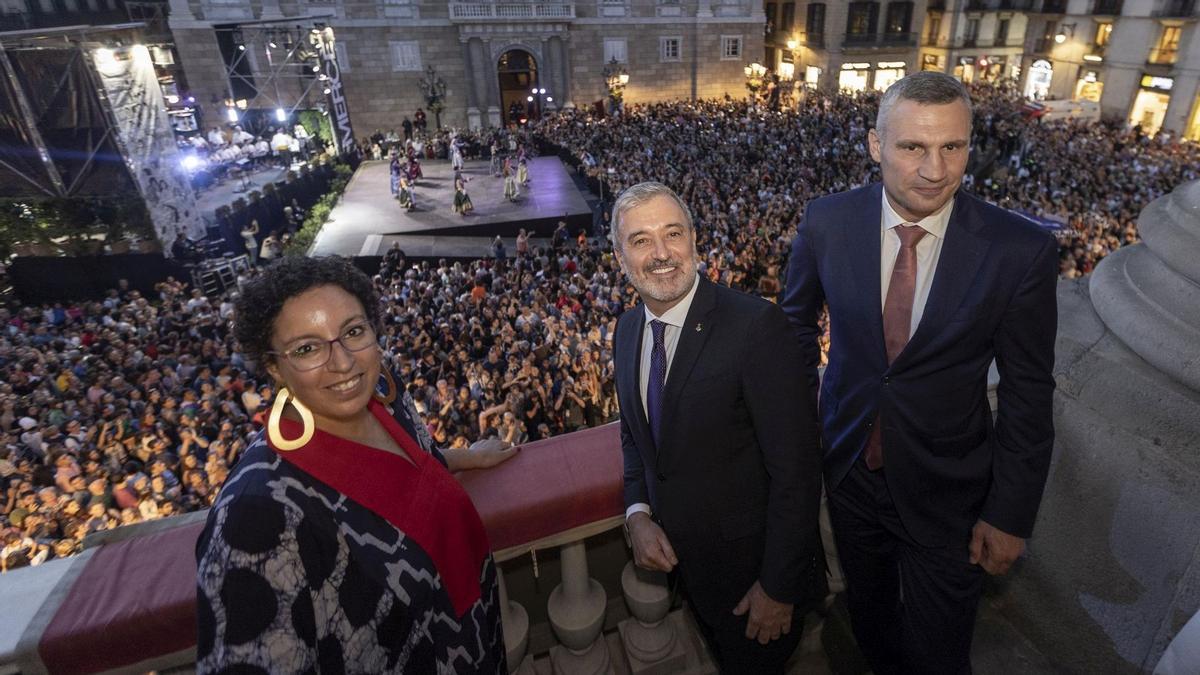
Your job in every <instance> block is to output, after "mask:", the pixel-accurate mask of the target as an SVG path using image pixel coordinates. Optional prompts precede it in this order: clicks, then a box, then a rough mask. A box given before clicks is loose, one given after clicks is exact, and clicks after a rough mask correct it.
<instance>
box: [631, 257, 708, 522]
mask: <svg viewBox="0 0 1200 675" xmlns="http://www.w3.org/2000/svg"><path fill="white" fill-rule="evenodd" d="M699 287H700V275H699V274H697V275H696V279H695V281H693V282H692V290H690V291H688V292H687V295H685V296H683V299H682V300H680V301H679V302H678V303H677V304H676V305H675V306H674V307H672V308H671V309H668V310H667V311H665V312H663V314H662V316H655V315H654V312H651V311H650V307H649V306H647V307H646V316H645V319H644V321H645V323H644V324H643V326H642V354H641V366H640V367H639V368H638V391H639V392H641V395H642V412H644V413H646V418H647V419H649V417H650V412H649V410H648V409H647V408H646V390H647V389H648V388H649V386H650V356H651V354H652V353H653V352H654V329H653V328H651V327H650V322H651V321H654V320H655V319H657V320H659V321H661V322H663V323H665V324H666V327H665V328H663V348H664V350H665V351H666V356H667V364H666V366H667V375H668V376H670V373H671V363H672V362H673V361H674V360H675V347H677V346H678V345H679V335H680V333H682V332H683V324H684V322H685V321H687V315H688V310H690V309H691V308H692V299H693V298H695V297H696V289H697V288H699ZM666 384H667V381H666V380H665V379H664V380H663V385H664V386H666ZM638 511H642V512H644V513H650V505H649V504H645V503H641V502H639V503H637V504H631V505H630V506H629V508H627V509H625V517H626V518H629V517H630V516H632V515H633V514H635V513H637V512H638Z"/></svg>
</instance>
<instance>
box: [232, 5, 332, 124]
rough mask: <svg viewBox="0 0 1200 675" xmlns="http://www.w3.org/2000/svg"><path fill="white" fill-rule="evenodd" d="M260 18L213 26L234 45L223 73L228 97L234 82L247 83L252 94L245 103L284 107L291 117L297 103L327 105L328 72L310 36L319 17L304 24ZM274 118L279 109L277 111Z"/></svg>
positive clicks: (317, 27)
mask: <svg viewBox="0 0 1200 675" xmlns="http://www.w3.org/2000/svg"><path fill="white" fill-rule="evenodd" d="M295 21H296V19H295V18H292V19H288V20H287V22H288V24H289V25H279V22H271V21H258V22H247V23H241V24H233V25H227V26H219V27H216V28H215V30H216V31H217V32H218V33H219V32H222V31H228V32H229V39H230V42H231V43H232V45H233V50H232V53H231V55H229V56H228V57H227V58H226V59H225V62H226V65H225V79H226V82H227V83H228V85H229V97H230V98H231V99H233V98H238V97H237V96H235V95H234V86H235V83H240V84H241V85H244V86H245V87H247V88H248V89H249V90H250V91H252V92H254V95H253V96H251V97H249V102H248V107H250V108H261V109H267V110H283V111H285V117H286V118H288V119H291V118H292V115H293V114H294V113H295V111H296V110H298V109H306V108H316V109H320V108H322V107H323V106H324V105H325V99H324V96H325V93H326V80H327V79H328V78H327V76H326V75H325V74H324V73H323V72H322V63H321V59H320V54H319V53H318V52H317V50H316V49H315V48H314V47H313V45H312V44H311V36H312V35H315V34H318V33H320V30H321V29H322V28H324V24H323V23H318V22H314V23H311V24H309V25H308V26H305V25H302V24H296V23H294V22H295ZM276 118H277V115H276Z"/></svg>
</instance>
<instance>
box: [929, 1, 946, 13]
mask: <svg viewBox="0 0 1200 675" xmlns="http://www.w3.org/2000/svg"><path fill="white" fill-rule="evenodd" d="M925 11H926V12H945V11H946V0H929V2H928V3H926V4H925Z"/></svg>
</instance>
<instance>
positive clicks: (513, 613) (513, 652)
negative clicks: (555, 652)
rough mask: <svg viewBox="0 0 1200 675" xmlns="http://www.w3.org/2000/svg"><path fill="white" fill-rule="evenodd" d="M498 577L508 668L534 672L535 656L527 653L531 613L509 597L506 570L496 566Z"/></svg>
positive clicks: (521, 673)
mask: <svg viewBox="0 0 1200 675" xmlns="http://www.w3.org/2000/svg"><path fill="white" fill-rule="evenodd" d="M496 578H497V579H498V580H499V582H500V622H501V623H502V624H503V626H504V650H505V652H506V654H507V657H508V669H509V671H510V672H512V673H515V674H516V675H525V674H526V673H529V674H532V673H533V657H532V656H527V655H526V653H525V652H526V651H527V650H528V649H529V614H528V612H526V611H525V608H524V607H522V606H521V603H519V602H513V601H511V600H509V599H508V585H507V584H506V583H504V572H503V570H501V569H500V568H499V567H496Z"/></svg>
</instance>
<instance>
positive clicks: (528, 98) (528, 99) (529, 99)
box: [525, 96, 533, 103]
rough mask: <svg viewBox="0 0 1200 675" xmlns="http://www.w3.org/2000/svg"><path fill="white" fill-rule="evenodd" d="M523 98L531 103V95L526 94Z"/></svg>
mask: <svg viewBox="0 0 1200 675" xmlns="http://www.w3.org/2000/svg"><path fill="white" fill-rule="evenodd" d="M525 100H526V101H529V102H530V103H533V97H532V96H526V97H525Z"/></svg>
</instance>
